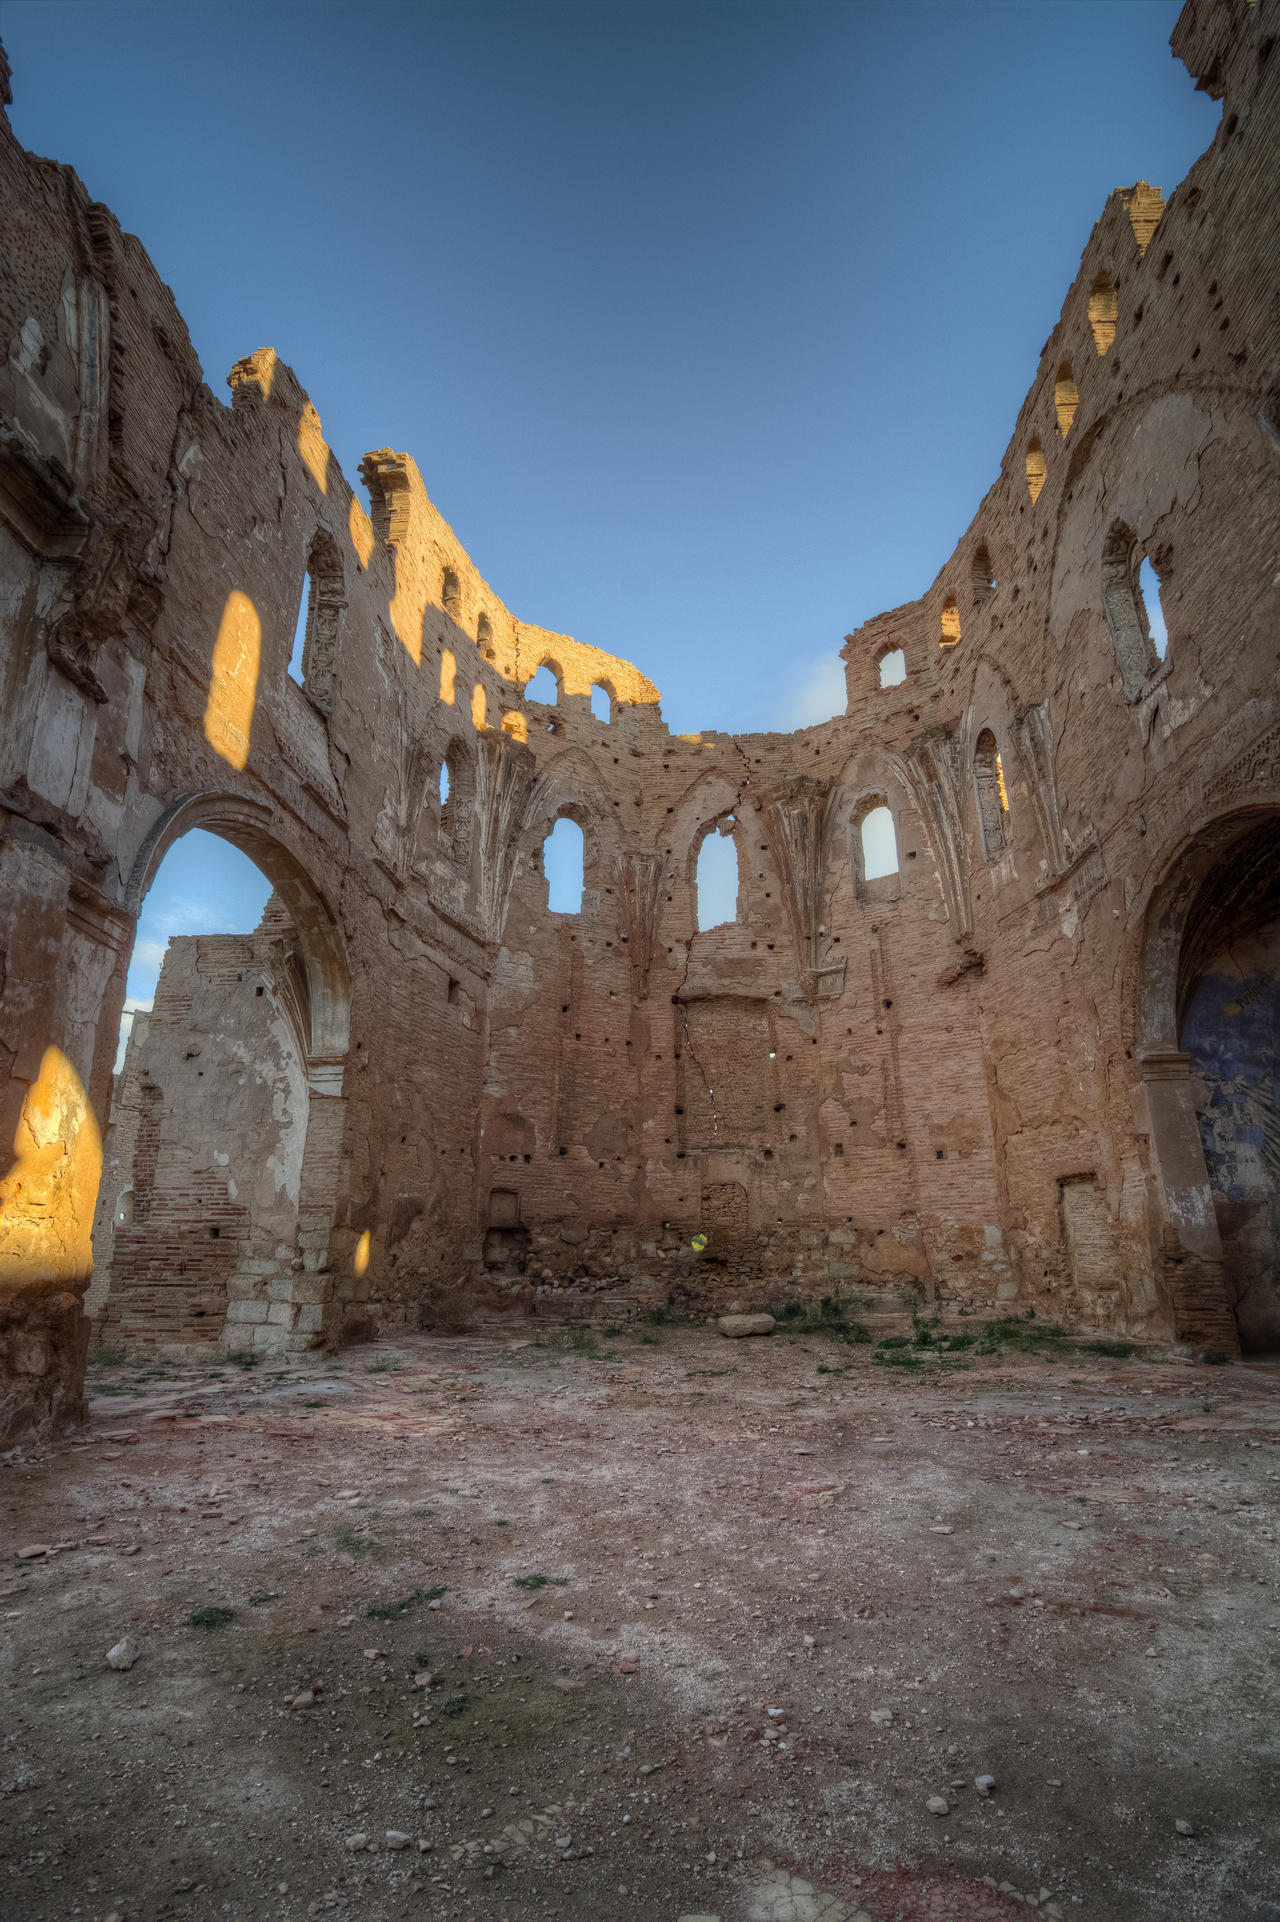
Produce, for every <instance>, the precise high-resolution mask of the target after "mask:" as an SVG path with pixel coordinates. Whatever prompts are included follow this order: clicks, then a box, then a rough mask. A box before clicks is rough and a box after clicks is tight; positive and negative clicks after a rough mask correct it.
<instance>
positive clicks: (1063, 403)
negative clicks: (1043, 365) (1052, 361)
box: [1053, 360, 1080, 440]
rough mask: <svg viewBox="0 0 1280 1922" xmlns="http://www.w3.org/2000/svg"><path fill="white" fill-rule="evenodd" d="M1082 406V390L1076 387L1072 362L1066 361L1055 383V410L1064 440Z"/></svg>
mask: <svg viewBox="0 0 1280 1922" xmlns="http://www.w3.org/2000/svg"><path fill="white" fill-rule="evenodd" d="M1079 405H1080V389H1079V388H1078V387H1077V386H1076V382H1075V375H1074V374H1073V373H1072V371H1071V362H1070V361H1069V360H1064V361H1063V363H1062V365H1061V367H1059V369H1058V378H1057V379H1056V380H1055V381H1054V383H1053V409H1054V412H1055V413H1056V414H1057V416H1058V432H1059V433H1060V434H1061V435H1062V438H1063V440H1065V439H1066V438H1067V435H1068V434H1069V433H1070V432H1071V423H1072V421H1074V419H1075V417H1076V408H1077V407H1078V406H1079Z"/></svg>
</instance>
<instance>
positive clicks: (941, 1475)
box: [0, 1325, 1280, 1922]
mask: <svg viewBox="0 0 1280 1922" xmlns="http://www.w3.org/2000/svg"><path fill="white" fill-rule="evenodd" d="M895 1355H896V1357H897V1359H896V1360H895V1359H894V1357H895ZM91 1395H92V1400H91V1409H92V1421H91V1425H90V1427H89V1429H88V1430H87V1431H86V1433H85V1434H84V1436H82V1437H81V1438H78V1439H75V1440H72V1441H70V1442H68V1443H63V1444H60V1445H57V1446H54V1447H51V1448H49V1449H46V1450H43V1451H40V1452H36V1453H28V1454H26V1455H23V1454H21V1453H17V1454H14V1455H11V1456H10V1457H9V1458H8V1459H7V1461H5V1462H4V1464H3V1465H2V1466H0V1474H2V1476H3V1500H4V1517H5V1533H6V1552H5V1555H4V1571H5V1572H4V1574H3V1578H2V1582H3V1585H2V1587H0V1621H2V1624H3V1631H4V1632H3V1638H2V1641H0V1650H2V1659H3V1667H4V1675H3V1687H4V1696H3V1704H4V1706H3V1714H0V1789H3V1794H2V1795H0V1918H3V1922H64V1918H70V1917H85V1918H92V1919H93V1922H103V1918H108V1917H114V1918H116V1919H117V1922H134V1918H138V1919H140V1922H162V1919H163V1918H173V1922H188V1918H190V1919H191V1922H197V1919H199V1922H205V1918H208V1922H223V1918H226V1917H231V1918H233V1919H234V1918H254V1919H256V1918H259V1917H262V1918H267V1917H270V1918H273V1919H274V1918H280V1919H281V1922H289V1919H291V1918H293V1919H297V1922H300V1918H303V1917H312V1916H332V1917H334V1918H335V1919H336V1922H342V1919H343V1918H351V1919H352V1922H356V1919H357V1918H358V1919H359V1922H383V1919H384V1918H385V1919H386V1922H391V1919H392V1918H402V1917H403V1918H413V1919H414V1922H436V1919H437V1918H440V1922H444V1919H445V1918H449V1919H450V1922H452V1919H453V1918H458V1919H459V1922H461V1919H462V1918H472V1919H473V1922H499V1918H509V1922H525V1918H529V1922H535V1919H536V1922H543V1918H558V1919H560V1922H614V1919H615V1918H616V1919H617V1922H677V1918H682V1917H698V1918H706V1917H718V1918H720V1919H721V1922H853V1918H862V1917H869V1918H871V1922H899V1919H900V1918H909V1919H910V1922H926V1919H927V1922H944V1919H946V1918H950V1919H951V1922H995V1919H996V1918H1001V1917H1006V1916H1014V1915H1019V1914H1024V1913H1025V1912H1026V1911H1027V1910H1028V1909H1031V1910H1033V1911H1038V1912H1040V1913H1041V1914H1045V1915H1047V1916H1049V1917H1050V1918H1058V1917H1064V1918H1079V1922H1121V1919H1122V1918H1123V1922H1199V1919H1200V1918H1204V1922H1264V1918H1267V1919H1270V1922H1277V1919H1280V1816H1278V1814H1277V1811H1278V1809H1280V1799H1278V1797H1277V1786H1278V1778H1280V1766H1278V1765H1280V1738H1278V1735H1277V1720H1276V1710H1277V1706H1278V1704H1280V1597H1278V1596H1277V1589H1276V1580H1277V1565H1276V1544H1275V1523H1276V1511H1277V1506H1278V1505H1280V1367H1277V1366H1274V1365H1272V1366H1268V1365H1264V1364H1256V1365H1252V1366H1241V1365H1235V1366H1206V1365H1201V1364H1192V1363H1189V1362H1185V1361H1178V1360H1173V1359H1169V1358H1163V1359H1146V1358H1143V1357H1142V1356H1141V1355H1138V1356H1133V1357H1129V1358H1125V1357H1123V1355H1121V1356H1116V1355H1114V1354H1110V1355H1109V1354H1099V1353H1096V1352H1089V1351H1087V1349H1086V1348H1085V1347H1084V1346H1083V1344H1076V1343H1064V1342H1062V1341H1057V1342H1054V1341H1052V1340H1046V1341H1045V1342H1044V1343H1043V1344H1042V1345H1041V1347H1040V1348H1039V1349H1037V1348H1035V1347H1034V1346H1033V1347H1032V1349H1031V1351H1030V1352H1026V1351H1025V1350H1024V1348H1023V1346H1022V1345H1020V1344H1019V1342H1018V1341H1017V1339H1016V1338H1015V1339H1014V1341H1013V1344H1012V1345H1007V1344H1006V1345H1003V1346H1002V1347H1001V1348H1000V1349H999V1351H998V1352H996V1353H994V1354H990V1355H982V1354H980V1353H979V1354H975V1353H974V1352H972V1350H970V1351H969V1352H953V1353H951V1354H943V1355H940V1354H938V1352H937V1351H936V1348H935V1349H932V1350H929V1349H926V1350H917V1349H914V1348H904V1347H899V1348H897V1349H896V1350H895V1349H894V1348H889V1349H885V1348H881V1347H876V1346H874V1345H873V1344H871V1343H866V1342H863V1343H856V1344H852V1345H851V1344H849V1343H846V1342H843V1341H840V1340H838V1339H835V1338H833V1337H832V1336H830V1335H828V1334H825V1333H821V1332H818V1333H798V1332H795V1331H794V1330H793V1331H787V1330H785V1329H784V1330H782V1331H780V1332H779V1333H778V1334H776V1335H774V1336H772V1337H769V1338H766V1339H755V1340H749V1341H727V1340H724V1339H723V1338H721V1337H720V1336H719V1335H718V1334H717V1333H716V1332H715V1331H714V1330H713V1329H709V1328H708V1329H704V1328H688V1327H671V1326H667V1325H654V1326H645V1327H637V1328H632V1329H629V1330H628V1331H626V1332H623V1333H619V1334H616V1335H614V1336H612V1337H611V1338H602V1337H601V1336H600V1335H598V1334H597V1335H595V1336H592V1335H588V1334H581V1333H579V1334H566V1333H564V1332H554V1333H549V1332H547V1331H546V1330H545V1329H541V1328H537V1327H535V1328H533V1329H530V1328H529V1327H527V1326H524V1325H522V1326H521V1327H520V1328H519V1329H493V1330H490V1331H488V1332H486V1333H484V1334H481V1335H473V1336H464V1337H455V1338H449V1339H443V1338H433V1337H428V1336H423V1335H406V1336H405V1337H404V1338H402V1339H397V1340H383V1341H380V1342H379V1343H377V1344H376V1345H375V1346H372V1347H368V1348H359V1349H353V1350H349V1351H347V1352H345V1353H343V1354H342V1355H341V1356H338V1357H331V1356H323V1355H319V1356H315V1357H312V1358H307V1359H306V1360H305V1361H303V1362H300V1363H298V1364H297V1365H292V1366H288V1367H286V1366H284V1365H283V1364H281V1365H280V1366H273V1365H272V1364H271V1363H269V1362H268V1363H264V1364H262V1365H261V1366H259V1367H256V1368H247V1367H241V1366H238V1365H235V1364H233V1363H229V1362H222V1363H218V1362H216V1361H211V1362H209V1363H207V1364H182V1365H169V1366H165V1365H162V1364H159V1363H153V1364H150V1365H145V1364H135V1365H126V1364H124V1363H122V1362H118V1361H111V1360H110V1358H108V1359H107V1360H106V1361H105V1362H99V1363H98V1364H96V1365H95V1366H94V1367H93V1368H92V1369H91ZM32 1551H37V1552H32ZM40 1551H43V1552H40ZM126 1637H128V1638H130V1639H131V1640H132V1642H133V1643H134V1644H135V1646H136V1650H137V1659H136V1660H135V1661H134V1662H133V1665H132V1666H130V1667H128V1668H113V1667H111V1666H110V1665H108V1662H107V1660H106V1656H107V1651H108V1650H109V1649H113V1648H114V1647H115V1646H116V1645H117V1644H118V1643H120V1642H121V1640H122V1639H123V1638H126ZM130 1652H131V1651H128V1650H126V1652H125V1656H124V1657H122V1658H118V1659H128V1655H129V1653H130ZM980 1777H993V1778H994V1783H988V1782H985V1781H984V1782H982V1783H981V1785H979V1786H975V1783H976V1780H977V1778H980ZM931 1798H932V1806H930V1803H931ZM1179 1825H1181V1827H1180V1826H1179ZM1184 1831H1186V1832H1184Z"/></svg>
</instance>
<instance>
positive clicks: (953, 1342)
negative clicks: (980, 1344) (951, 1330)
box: [938, 1334, 978, 1355]
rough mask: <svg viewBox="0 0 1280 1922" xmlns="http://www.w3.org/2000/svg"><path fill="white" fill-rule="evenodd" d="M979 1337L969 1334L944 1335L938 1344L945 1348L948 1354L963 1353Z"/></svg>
mask: <svg viewBox="0 0 1280 1922" xmlns="http://www.w3.org/2000/svg"><path fill="white" fill-rule="evenodd" d="M977 1339H978V1337H977V1336H976V1335H968V1334H965V1335H943V1336H942V1338H941V1340H940V1341H939V1343H938V1346H939V1348H942V1349H944V1350H945V1351H946V1353H947V1354H948V1355H961V1354H963V1353H964V1351H965V1349H966V1348H972V1347H973V1344H974V1342H975V1341H976V1340H977Z"/></svg>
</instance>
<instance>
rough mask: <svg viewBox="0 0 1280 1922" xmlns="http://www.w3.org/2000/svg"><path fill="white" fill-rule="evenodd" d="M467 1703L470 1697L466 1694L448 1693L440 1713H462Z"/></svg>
mask: <svg viewBox="0 0 1280 1922" xmlns="http://www.w3.org/2000/svg"><path fill="white" fill-rule="evenodd" d="M467 1705H468V1698H467V1696H465V1695H446V1696H445V1698H444V1700H443V1702H441V1704H440V1713H441V1714H442V1715H461V1714H462V1711H463V1710H464V1709H465V1708H466V1707H467Z"/></svg>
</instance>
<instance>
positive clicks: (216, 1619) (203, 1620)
mask: <svg viewBox="0 0 1280 1922" xmlns="http://www.w3.org/2000/svg"><path fill="white" fill-rule="evenodd" d="M235 1619H236V1611H235V1609H234V1608H197V1609H194V1610H193V1611H192V1613H191V1614H190V1615H188V1617H187V1627H188V1628H199V1629H203V1630H204V1631H205V1633H206V1634H208V1633H210V1632H211V1631H212V1630H213V1629H215V1628H225V1627H226V1626H227V1623H228V1622H234V1621H235Z"/></svg>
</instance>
